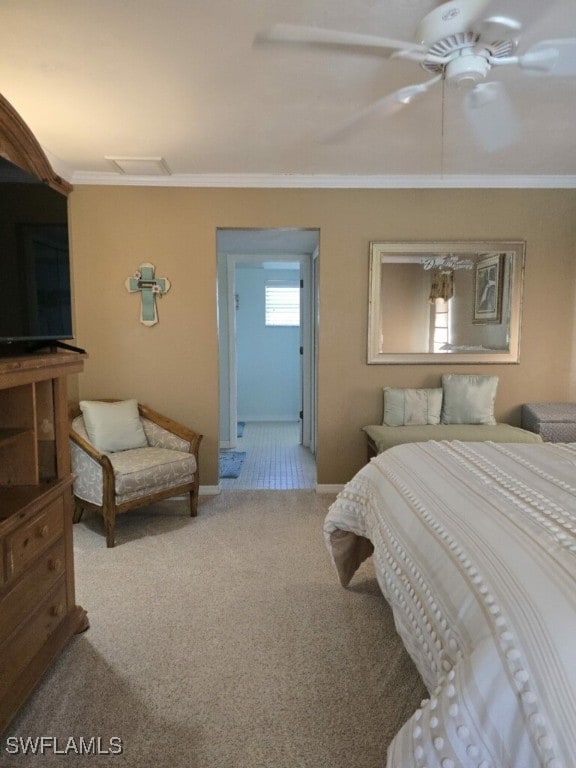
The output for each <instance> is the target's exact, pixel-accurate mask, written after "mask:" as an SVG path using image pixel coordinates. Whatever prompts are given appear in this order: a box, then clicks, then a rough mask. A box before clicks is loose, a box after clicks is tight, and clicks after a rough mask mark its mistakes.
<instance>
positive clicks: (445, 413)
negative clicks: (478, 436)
mask: <svg viewBox="0 0 576 768" xmlns="http://www.w3.org/2000/svg"><path fill="white" fill-rule="evenodd" d="M442 388H443V390H444V397H443V399H442V424H496V419H495V418H494V401H495V400H496V390H497V388H498V376H481V375H474V374H444V375H443V376H442Z"/></svg>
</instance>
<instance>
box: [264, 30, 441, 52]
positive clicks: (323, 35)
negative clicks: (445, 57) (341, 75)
mask: <svg viewBox="0 0 576 768" xmlns="http://www.w3.org/2000/svg"><path fill="white" fill-rule="evenodd" d="M255 42H257V43H290V44H293V45H294V44H295V45H333V46H350V47H360V48H376V49H392V50H396V49H398V50H409V51H420V52H422V53H425V52H426V48H424V47H423V46H421V45H418V44H417V43H409V42H406V41H404V40H394V39H393V38H390V37H380V36H378V35H364V34H359V33H356V32H345V31H340V30H335V29H321V28H319V27H300V26H297V25H294V24H276V25H274V26H273V27H270V28H269V29H267V30H264V31H262V32H260V33H258V35H256V39H255Z"/></svg>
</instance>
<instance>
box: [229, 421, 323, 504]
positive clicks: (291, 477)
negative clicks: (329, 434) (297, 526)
mask: <svg viewBox="0 0 576 768" xmlns="http://www.w3.org/2000/svg"><path fill="white" fill-rule="evenodd" d="M299 439H300V424H299V423H298V422H285V421H249V422H247V423H246V426H245V427H244V434H243V435H242V437H239V438H238V444H237V446H236V450H237V451H246V458H245V459H244V463H243V465H242V470H241V472H240V477H238V478H227V477H222V478H220V487H221V489H222V490H223V491H225V490H235V491H239V490H254V489H259V488H263V489H268V490H288V489H296V488H315V487H316V462H315V460H314V456H313V455H312V454H311V453H310V451H309V450H308V448H304V447H303V446H302V445H300V444H299V442H298V441H299Z"/></svg>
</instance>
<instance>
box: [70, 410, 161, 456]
mask: <svg viewBox="0 0 576 768" xmlns="http://www.w3.org/2000/svg"><path fill="white" fill-rule="evenodd" d="M80 410H81V411H82V416H83V418H84V426H85V427H86V432H87V433H88V438H89V439H90V442H91V443H92V445H93V446H94V447H95V448H97V449H98V450H99V451H102V452H113V451H126V450H129V449H130V448H144V447H146V446H147V445H148V440H147V439H146V433H145V432H144V427H143V426H142V422H141V420H140V414H139V413H138V401H137V400H121V401H119V402H117V403H105V402H102V401H101V400H81V401H80Z"/></svg>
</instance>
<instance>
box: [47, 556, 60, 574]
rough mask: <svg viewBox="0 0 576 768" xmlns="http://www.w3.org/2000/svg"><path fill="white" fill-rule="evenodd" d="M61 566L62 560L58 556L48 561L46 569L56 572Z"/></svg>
mask: <svg viewBox="0 0 576 768" xmlns="http://www.w3.org/2000/svg"><path fill="white" fill-rule="evenodd" d="M61 568H62V560H61V559H60V558H59V557H56V558H54V559H52V558H51V559H50V560H49V561H48V570H49V571H56V572H58V571H59V570H60V569H61Z"/></svg>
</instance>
